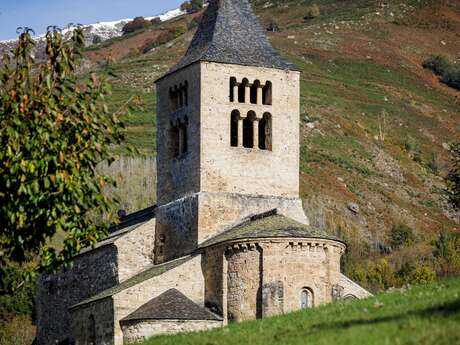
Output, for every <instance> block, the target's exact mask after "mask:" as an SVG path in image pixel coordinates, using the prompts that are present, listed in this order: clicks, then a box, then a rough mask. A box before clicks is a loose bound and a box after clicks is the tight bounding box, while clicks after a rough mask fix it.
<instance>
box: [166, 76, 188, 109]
mask: <svg viewBox="0 0 460 345" xmlns="http://www.w3.org/2000/svg"><path fill="white" fill-rule="evenodd" d="M169 101H170V106H171V110H172V111H176V110H178V109H181V108H183V107H186V106H188V101H189V99H188V81H185V82H184V83H180V84H179V85H174V86H171V87H170V88H169Z"/></svg>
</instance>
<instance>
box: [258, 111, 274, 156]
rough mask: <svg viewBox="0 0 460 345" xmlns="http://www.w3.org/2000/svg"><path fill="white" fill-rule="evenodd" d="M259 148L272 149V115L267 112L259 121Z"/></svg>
mask: <svg viewBox="0 0 460 345" xmlns="http://www.w3.org/2000/svg"><path fill="white" fill-rule="evenodd" d="M259 149H261V150H269V151H271V150H272V115H271V114H270V113H265V114H264V115H263V117H262V120H260V121H259Z"/></svg>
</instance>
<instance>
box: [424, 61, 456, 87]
mask: <svg viewBox="0 0 460 345" xmlns="http://www.w3.org/2000/svg"><path fill="white" fill-rule="evenodd" d="M423 67H424V68H426V69H429V70H431V71H433V72H434V73H435V74H436V75H438V76H440V77H441V81H442V82H443V83H444V84H446V85H448V86H450V87H452V88H454V89H457V90H460V66H457V65H453V64H451V63H450V62H449V61H448V60H447V59H446V58H445V57H443V56H432V57H430V58H429V59H428V60H426V61H425V62H424V63H423Z"/></svg>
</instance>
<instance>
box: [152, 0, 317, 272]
mask: <svg viewBox="0 0 460 345" xmlns="http://www.w3.org/2000/svg"><path fill="white" fill-rule="evenodd" d="M299 79H300V72H299V71H298V69H297V68H296V66H294V65H293V64H291V63H289V62H287V61H285V60H283V59H282V58H281V57H280V55H279V54H278V53H277V52H276V51H275V50H274V48H273V47H272V46H271V44H270V43H269V41H268V39H267V38H266V36H265V34H264V31H263V30H262V28H261V27H260V25H259V23H258V21H257V18H256V16H255V14H254V13H253V11H252V9H251V6H250V4H249V3H248V1H247V0H212V1H210V3H209V6H208V8H207V10H206V12H205V14H204V16H203V19H202V21H201V23H200V26H199V28H198V30H197V32H196V34H195V36H194V38H193V40H192V43H191V45H190V47H189V49H188V50H187V53H186V54H185V56H184V57H183V58H182V60H181V61H180V62H179V63H178V64H177V65H176V66H174V67H173V68H172V69H171V70H170V71H169V72H168V73H167V74H166V75H164V76H163V77H161V78H160V79H159V80H158V81H157V82H156V85H157V114H158V115H157V116H158V118H157V126H158V134H157V148H158V155H157V169H158V179H157V181H158V186H157V202H158V205H159V207H158V210H157V226H156V235H155V236H156V241H155V261H156V263H161V262H164V261H168V260H171V259H174V258H177V257H180V256H183V255H186V254H189V253H191V252H192V251H194V250H196V249H197V248H199V246H200V244H201V243H203V242H204V241H206V240H208V239H209V238H211V237H213V236H215V235H217V234H219V233H221V232H223V231H225V230H226V229H228V228H229V227H231V226H234V225H235V224H237V223H239V222H241V221H242V220H243V219H244V218H246V217H248V216H250V215H254V214H258V213H262V212H265V211H269V210H272V209H275V208H276V209H278V211H279V212H280V213H283V214H285V215H286V216H289V217H291V218H293V219H296V220H298V221H299V222H302V223H304V224H308V219H307V218H306V216H305V214H304V212H303V209H302V202H301V200H300V198H299V98H300V97H299Z"/></svg>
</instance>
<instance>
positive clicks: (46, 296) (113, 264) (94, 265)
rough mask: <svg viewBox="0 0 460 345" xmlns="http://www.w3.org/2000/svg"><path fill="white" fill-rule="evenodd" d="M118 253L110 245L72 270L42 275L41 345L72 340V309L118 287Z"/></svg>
mask: <svg viewBox="0 0 460 345" xmlns="http://www.w3.org/2000/svg"><path fill="white" fill-rule="evenodd" d="M118 281H119V280H118V251H117V248H116V246H115V245H108V246H104V247H101V248H98V249H95V250H93V251H91V252H88V253H86V254H84V255H80V256H78V257H77V258H76V259H75V262H74V266H73V267H72V268H71V269H68V270H65V271H63V272H60V273H57V274H54V275H42V276H40V278H39V280H38V285H37V299H36V300H37V306H36V308H37V341H38V345H51V344H55V343H58V342H61V341H63V340H65V339H70V338H71V321H72V319H71V317H70V313H69V311H68V308H69V307H70V306H72V305H74V304H77V303H79V302H81V301H82V300H84V299H86V298H89V297H91V296H93V295H95V294H97V293H99V292H101V291H103V290H105V289H108V288H110V287H112V286H114V285H116V284H118Z"/></svg>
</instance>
